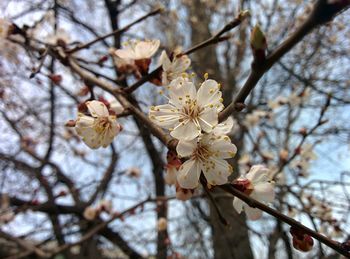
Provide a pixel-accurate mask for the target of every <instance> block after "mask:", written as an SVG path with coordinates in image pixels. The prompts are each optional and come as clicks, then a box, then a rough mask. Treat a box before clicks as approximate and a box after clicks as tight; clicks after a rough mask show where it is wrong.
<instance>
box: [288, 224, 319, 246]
mask: <svg viewBox="0 0 350 259" xmlns="http://www.w3.org/2000/svg"><path fill="white" fill-rule="evenodd" d="M290 233H291V234H292V237H293V247H294V248H295V249H297V250H299V251H302V252H309V251H310V250H311V249H312V247H313V246H314V240H313V239H312V237H311V236H310V235H308V234H305V233H304V232H303V231H302V230H300V229H297V228H295V227H291V228H290Z"/></svg>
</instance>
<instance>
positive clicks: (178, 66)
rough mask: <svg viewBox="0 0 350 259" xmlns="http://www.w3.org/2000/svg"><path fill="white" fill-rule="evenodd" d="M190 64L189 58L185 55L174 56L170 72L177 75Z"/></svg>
mask: <svg viewBox="0 0 350 259" xmlns="http://www.w3.org/2000/svg"><path fill="white" fill-rule="evenodd" d="M190 65H191V60H190V59H189V58H188V56H187V55H184V56H181V57H179V58H175V60H174V61H173V63H172V69H171V70H172V72H173V73H174V74H177V75H181V73H182V72H185V71H186V69H187V68H189V66H190Z"/></svg>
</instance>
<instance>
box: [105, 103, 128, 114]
mask: <svg viewBox="0 0 350 259" xmlns="http://www.w3.org/2000/svg"><path fill="white" fill-rule="evenodd" d="M109 109H110V110H111V111H114V112H115V114H120V113H122V112H123V111H124V107H123V105H121V104H120V102H119V101H118V100H117V99H113V100H112V101H110V102H109Z"/></svg>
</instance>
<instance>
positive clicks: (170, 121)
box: [149, 104, 180, 129]
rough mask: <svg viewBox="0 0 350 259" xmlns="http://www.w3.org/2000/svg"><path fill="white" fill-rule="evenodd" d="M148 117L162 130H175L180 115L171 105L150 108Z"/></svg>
mask: <svg viewBox="0 0 350 259" xmlns="http://www.w3.org/2000/svg"><path fill="white" fill-rule="evenodd" d="M149 117H150V119H151V120H152V121H154V122H155V123H156V124H157V125H159V126H160V127H162V128H166V129H170V128H175V126H176V125H178V124H179V119H180V114H179V112H178V111H177V109H176V108H175V107H174V106H173V105H171V104H163V105H158V106H156V107H151V109H150V112H149Z"/></svg>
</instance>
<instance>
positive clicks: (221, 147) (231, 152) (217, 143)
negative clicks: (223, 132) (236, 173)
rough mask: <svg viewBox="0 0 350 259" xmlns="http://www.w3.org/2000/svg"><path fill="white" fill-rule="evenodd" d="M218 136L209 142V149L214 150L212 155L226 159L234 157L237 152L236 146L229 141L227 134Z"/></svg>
mask: <svg viewBox="0 0 350 259" xmlns="http://www.w3.org/2000/svg"><path fill="white" fill-rule="evenodd" d="M219 137H220V138H219V139H215V140H214V141H213V142H212V143H211V145H210V147H209V148H210V151H212V152H214V156H215V157H217V158H222V159H228V158H232V157H234V156H235V155H236V153H237V147H236V146H235V145H234V144H232V143H231V140H230V138H229V137H228V136H219Z"/></svg>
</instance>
